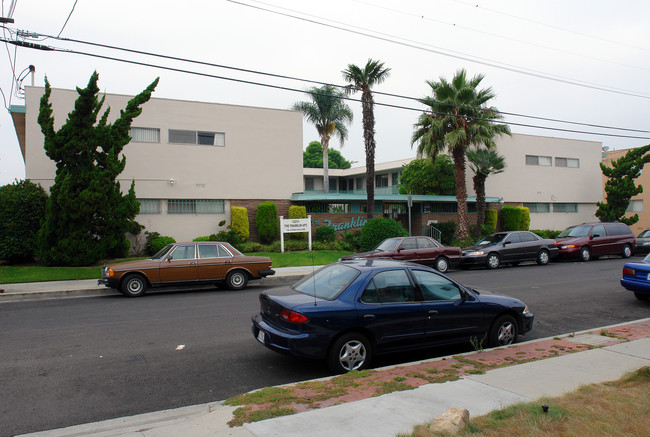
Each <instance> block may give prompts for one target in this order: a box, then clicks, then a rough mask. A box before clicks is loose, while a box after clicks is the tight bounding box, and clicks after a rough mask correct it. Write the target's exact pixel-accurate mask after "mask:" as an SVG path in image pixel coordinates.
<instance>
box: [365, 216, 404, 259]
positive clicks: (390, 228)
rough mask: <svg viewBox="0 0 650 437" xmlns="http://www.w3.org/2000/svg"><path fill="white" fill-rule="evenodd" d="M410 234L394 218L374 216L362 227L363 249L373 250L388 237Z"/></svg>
mask: <svg viewBox="0 0 650 437" xmlns="http://www.w3.org/2000/svg"><path fill="white" fill-rule="evenodd" d="M408 234H409V233H408V231H407V230H406V229H404V227H403V226H402V225H401V224H400V223H398V222H396V221H395V220H393V219H389V218H381V217H378V218H374V219H372V220H369V221H368V223H366V224H365V225H364V226H363V228H361V238H360V242H361V250H362V251H364V252H365V251H367V250H372V249H374V248H375V247H376V246H377V245H378V244H379V243H381V241H382V240H385V239H386V238H391V237H406V236H408Z"/></svg>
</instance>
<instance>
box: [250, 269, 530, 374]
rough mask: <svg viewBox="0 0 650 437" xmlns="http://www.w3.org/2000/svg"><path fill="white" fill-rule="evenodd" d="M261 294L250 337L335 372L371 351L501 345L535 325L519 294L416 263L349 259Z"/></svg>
mask: <svg viewBox="0 0 650 437" xmlns="http://www.w3.org/2000/svg"><path fill="white" fill-rule="evenodd" d="M273 293H274V294H273V295H269V294H266V293H262V294H260V297H259V300H260V307H261V311H260V312H259V313H258V314H255V315H254V316H253V319H252V331H253V336H254V337H255V338H256V339H257V340H258V341H259V342H260V343H262V344H264V346H266V347H268V348H269V349H272V350H274V351H277V352H282V353H288V354H291V355H294V356H297V357H307V358H315V359H322V360H327V362H328V365H329V366H330V368H331V369H332V371H334V372H336V373H342V372H348V371H350V370H360V369H364V368H367V367H368V366H369V365H370V363H371V361H372V358H373V356H375V355H378V354H384V353H393V352H400V351H406V350H413V349H418V348H427V347H431V346H439V345H444V344H451V343H461V342H468V341H473V342H476V344H478V345H479V346H481V347H482V346H483V345H484V342H485V345H490V346H504V345H508V344H511V343H513V342H514V341H515V340H516V339H517V336H518V335H519V334H524V333H526V332H528V331H530V330H531V329H532V326H533V318H534V317H533V314H532V313H530V312H529V311H528V307H527V306H526V304H525V303H524V302H522V301H520V300H518V299H514V298H510V297H505V296H498V295H495V294H493V293H491V292H487V291H481V292H479V291H477V290H474V289H469V288H467V287H464V286H463V285H461V284H459V283H457V282H455V281H453V280H452V279H450V278H448V277H447V276H445V275H443V274H441V273H439V272H437V271H435V270H433V269H431V268H429V267H426V266H423V265H420V264H412V263H405V262H398V261H392V260H351V261H341V262H338V263H334V264H330V265H327V266H325V267H323V268H321V269H319V270H318V271H316V272H315V273H314V274H312V275H309V276H307V277H305V278H303V279H302V280H301V281H299V282H297V283H296V284H294V285H293V286H292V287H286V288H279V289H274V290H273Z"/></svg>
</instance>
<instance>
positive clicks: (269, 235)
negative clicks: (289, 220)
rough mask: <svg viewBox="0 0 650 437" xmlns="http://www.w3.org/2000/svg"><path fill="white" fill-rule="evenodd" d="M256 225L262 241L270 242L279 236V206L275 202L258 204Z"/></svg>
mask: <svg viewBox="0 0 650 437" xmlns="http://www.w3.org/2000/svg"><path fill="white" fill-rule="evenodd" d="M255 226H256V228H257V235H259V237H260V241H261V242H262V243H265V244H269V243H272V242H273V241H275V240H276V239H277V238H278V236H279V235H280V225H279V223H278V207H277V206H276V205H275V203H273V202H264V203H260V204H259V205H258V206H257V213H256V215H255Z"/></svg>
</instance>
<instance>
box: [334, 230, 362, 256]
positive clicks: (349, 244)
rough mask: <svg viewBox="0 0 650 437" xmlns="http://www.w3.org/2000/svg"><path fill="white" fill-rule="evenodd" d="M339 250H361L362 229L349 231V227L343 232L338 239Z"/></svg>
mask: <svg viewBox="0 0 650 437" xmlns="http://www.w3.org/2000/svg"><path fill="white" fill-rule="evenodd" d="M337 243H338V245H339V250H347V251H349V252H359V251H360V250H361V231H354V232H349V231H348V230H347V229H346V230H345V231H344V232H343V236H342V238H341V240H339V241H337Z"/></svg>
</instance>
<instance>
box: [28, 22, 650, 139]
mask: <svg viewBox="0 0 650 437" xmlns="http://www.w3.org/2000/svg"><path fill="white" fill-rule="evenodd" d="M17 34H18V35H27V36H30V37H32V38H36V39H38V38H40V37H45V39H48V38H54V39H58V40H61V41H66V42H74V43H79V44H85V45H90V46H95V47H102V48H108V49H112V50H119V51H124V52H127V53H135V54H139V55H145V56H152V57H158V58H162V59H169V60H174V61H182V62H187V63H192V64H198V65H204V66H209V67H216V68H223V69H228V70H233V71H239V72H245V73H251V74H258V75H263V76H269V77H275V78H280V79H287V80H294V81H299V82H304V83H311V84H315V85H329V86H334V87H338V88H346V86H345V85H338V84H332V83H327V82H320V81H316V80H312V79H304V78H298V77H294V76H287V75H282V74H275V73H268V72H262V71H259V70H251V69H245V68H239V67H233V66H228V65H223V64H216V63H213V62H207V61H198V60H193V59H188V58H181V57H177V56H171V55H163V54H159V53H153V52H146V51H142V50H135V49H129V48H125V47H118V46H114V45H109V44H102V43H96V42H91V41H84V40H78V39H74V38H61V37H58V36H56V37H55V36H52V35H42V34H37V33H31V32H23V31H18V32H17ZM41 47H42V48H41V49H42V50H49V48H47V46H41ZM32 48H39V47H32ZM373 94H376V95H382V96H388V97H395V98H400V99H407V100H413V101H416V102H420V100H421V99H420V98H417V97H410V96H405V95H400V94H393V93H386V92H381V91H373ZM449 106H452V107H461V108H468V107H467V106H462V105H449ZM470 109H475V110H479V111H485V109H482V108H470ZM498 112H499V113H500V114H502V115H508V116H513V117H522V118H531V119H535V120H540V121H550V122H555V123H564V124H571V125H576V126H587V127H594V128H600V129H610V130H621V131H628V132H639V133H650V131H647V130H640V129H629V128H620V127H615V126H605V125H598V124H592V123H581V122H575V121H567V120H559V119H554V118H548V117H539V116H533V115H525V114H518V113H514V112H505V111H498Z"/></svg>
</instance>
